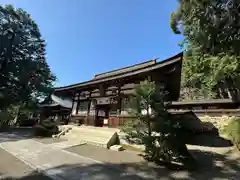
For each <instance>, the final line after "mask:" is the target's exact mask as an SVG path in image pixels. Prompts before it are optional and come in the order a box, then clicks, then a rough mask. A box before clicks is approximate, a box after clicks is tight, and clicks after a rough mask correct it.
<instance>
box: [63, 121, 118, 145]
mask: <svg viewBox="0 0 240 180" xmlns="http://www.w3.org/2000/svg"><path fill="white" fill-rule="evenodd" d="M63 138H66V139H74V140H79V141H81V142H85V143H87V144H92V145H96V146H100V147H105V148H110V146H112V145H114V144H116V143H117V142H118V135H117V132H115V131H114V130H107V129H101V127H94V128H91V127H90V128H89V127H84V126H83V127H77V126H76V127H72V130H71V131H70V132H69V133H67V134H66V135H64V136H63Z"/></svg>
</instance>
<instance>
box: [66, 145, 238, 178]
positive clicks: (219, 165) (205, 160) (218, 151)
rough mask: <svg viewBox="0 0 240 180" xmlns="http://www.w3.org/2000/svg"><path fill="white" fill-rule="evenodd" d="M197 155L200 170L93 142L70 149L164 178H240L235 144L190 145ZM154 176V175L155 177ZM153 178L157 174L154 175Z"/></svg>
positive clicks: (131, 169)
mask: <svg viewBox="0 0 240 180" xmlns="http://www.w3.org/2000/svg"><path fill="white" fill-rule="evenodd" d="M189 149H190V151H191V152H192V153H193V155H194V156H195V157H196V159H197V161H198V164H199V168H198V170H197V171H194V172H189V171H185V170H179V169H178V170H168V169H166V168H164V167H159V166H156V165H153V164H151V163H146V162H145V161H143V159H142V158H141V157H139V156H138V155H137V154H136V153H132V152H131V153H130V152H125V151H123V152H116V151H111V150H108V149H104V148H100V147H95V146H92V145H82V146H74V147H71V148H68V149H66V150H67V151H70V152H73V153H76V154H78V155H81V156H85V157H90V158H93V159H96V160H99V161H102V162H105V163H108V164H111V165H114V166H118V167H120V168H121V169H123V170H124V171H125V172H131V173H134V172H137V171H141V172H142V174H143V175H144V174H151V177H155V178H156V179H162V180H168V179H170V180H173V179H176V180H178V179H179V180H180V179H181V180H182V179H184V180H185V179H186V180H190V179H191V180H203V179H204V180H212V179H214V180H217V179H219V180H238V179H240V153H239V152H237V151H236V152H235V151H233V149H232V148H209V147H203V146H189ZM155 178H154V179H155ZM152 179H153V178H152Z"/></svg>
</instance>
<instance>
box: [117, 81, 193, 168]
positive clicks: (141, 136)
mask: <svg viewBox="0 0 240 180" xmlns="http://www.w3.org/2000/svg"><path fill="white" fill-rule="evenodd" d="M165 97H166V93H164V92H163V91H161V90H160V89H159V88H157V87H156V85H155V83H154V82H150V81H147V80H146V81H144V82H141V83H140V84H139V85H138V86H137V87H136V89H135V94H134V97H133V98H132V99H131V110H130V114H132V116H133V117H135V118H133V119H132V120H130V121H127V122H126V124H125V126H124V127H123V128H122V130H123V132H125V133H126V134H127V139H128V140H129V141H131V142H135V143H138V144H143V145H144V146H145V158H146V159H148V160H150V161H154V162H164V163H167V164H169V163H171V162H174V161H183V160H184V161H185V160H186V159H187V160H191V161H192V160H193V158H192V157H191V155H190V153H189V152H188V150H187V147H186V138H185V136H184V132H183V128H182V125H181V123H180V121H179V120H178V119H176V118H174V116H173V115H171V114H169V113H168V111H167V104H166V103H164V100H165Z"/></svg>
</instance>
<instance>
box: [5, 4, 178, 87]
mask: <svg viewBox="0 0 240 180" xmlns="http://www.w3.org/2000/svg"><path fill="white" fill-rule="evenodd" d="M0 2H1V4H13V5H14V7H17V8H23V9H25V10H26V11H27V12H28V13H30V14H31V16H32V18H33V19H34V20H35V21H36V23H37V24H38V25H39V28H40V31H41V33H42V36H43V37H44V39H45V40H46V42H47V61H48V64H49V65H50V67H51V69H52V71H53V72H54V73H55V74H56V76H57V78H58V81H57V82H56V86H64V85H68V84H73V83H78V82H82V81H86V80H90V79H91V78H93V76H94V75H95V74H97V73H102V72H106V71H110V70H113V69H118V68H121V67H124V66H129V65H133V64H136V63H140V62H143V61H147V60H151V59H153V58H157V57H159V58H160V60H163V59H165V58H168V57H170V56H173V55H175V54H177V53H179V52H180V51H181V49H180V48H179V46H178V43H179V42H180V41H181V39H182V37H181V36H178V35H175V34H173V33H172V31H171V29H170V27H169V19H170V13H171V12H172V11H174V10H175V9H176V8H177V0H167V1H161V0H34V1H33V0H0Z"/></svg>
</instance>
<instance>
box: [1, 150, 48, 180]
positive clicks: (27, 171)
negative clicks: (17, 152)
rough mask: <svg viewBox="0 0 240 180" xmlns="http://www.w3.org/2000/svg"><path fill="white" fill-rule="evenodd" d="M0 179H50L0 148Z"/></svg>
mask: <svg viewBox="0 0 240 180" xmlns="http://www.w3.org/2000/svg"><path fill="white" fill-rule="evenodd" d="M0 157H1V159H0V179H1V180H51V179H50V178H48V177H47V176H44V175H42V174H40V173H38V172H36V171H34V170H33V169H32V168H31V167H29V166H28V165H26V164H25V163H23V162H22V161H20V160H19V159H17V158H15V157H14V156H13V155H11V154H9V153H8V152H6V151H5V150H3V149H2V148H0Z"/></svg>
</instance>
